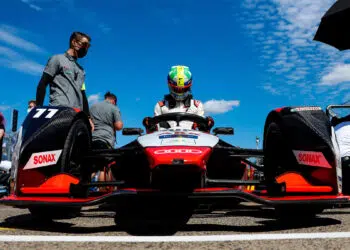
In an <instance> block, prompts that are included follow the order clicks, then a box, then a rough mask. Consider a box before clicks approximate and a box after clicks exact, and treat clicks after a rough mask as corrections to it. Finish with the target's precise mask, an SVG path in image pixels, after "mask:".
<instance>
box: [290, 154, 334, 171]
mask: <svg viewBox="0 0 350 250" xmlns="http://www.w3.org/2000/svg"><path fill="white" fill-rule="evenodd" d="M293 153H294V155H295V157H296V159H297V161H298V163H299V164H302V165H308V166H316V167H324V168H332V167H331V166H330V165H329V163H328V161H327V160H326V158H325V157H324V155H323V154H322V153H321V152H314V151H298V150H293Z"/></svg>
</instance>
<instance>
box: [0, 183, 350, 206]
mask: <svg viewBox="0 0 350 250" xmlns="http://www.w3.org/2000/svg"><path fill="white" fill-rule="evenodd" d="M152 197H153V198H158V197H159V198H165V197H166V198H167V199H173V198H174V199H175V198H186V199H189V200H193V201H195V202H197V203H198V204H203V203H215V202H217V201H220V203H221V204H225V201H227V204H229V203H230V202H232V199H240V200H243V201H248V202H254V203H257V204H261V205H265V206H268V207H279V206H285V205H312V206H324V207H331V206H334V205H344V204H348V203H349V200H350V197H349V196H343V195H315V196H310V195H308V196H279V197H272V196H264V195H259V194H256V193H253V192H248V191H242V190H238V189H229V188H207V189H197V190H195V191H194V192H191V193H182V192H179V193H176V192H160V191H158V190H151V189H148V190H137V189H122V190H119V191H114V192H112V193H109V194H104V195H101V196H97V197H88V198H72V197H49V196H40V197H39V196H32V197H19V196H15V195H10V196H6V197H3V198H2V199H0V204H3V205H8V206H14V207H23V208H26V207H31V206H69V207H83V206H93V205H98V204H102V203H105V202H108V203H113V204H115V205H118V203H119V204H120V202H124V201H125V199H128V198H131V199H144V198H152ZM223 202H224V203H223Z"/></svg>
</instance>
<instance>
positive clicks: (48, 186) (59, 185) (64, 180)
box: [20, 174, 79, 194]
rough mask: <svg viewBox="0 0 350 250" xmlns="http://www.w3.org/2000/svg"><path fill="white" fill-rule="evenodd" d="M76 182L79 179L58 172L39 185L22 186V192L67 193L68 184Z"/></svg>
mask: <svg viewBox="0 0 350 250" xmlns="http://www.w3.org/2000/svg"><path fill="white" fill-rule="evenodd" d="M71 183H73V184H78V183H79V179H78V178H75V177H73V176H70V175H68V174H59V175H55V176H53V177H51V178H49V179H48V180H47V181H45V182H44V183H43V184H41V185H40V186H39V187H22V188H21V189H20V190H21V192H22V193H23V194H69V186H70V184H71Z"/></svg>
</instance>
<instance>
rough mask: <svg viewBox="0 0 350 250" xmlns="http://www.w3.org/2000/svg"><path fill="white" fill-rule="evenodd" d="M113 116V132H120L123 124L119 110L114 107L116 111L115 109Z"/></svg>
mask: <svg viewBox="0 0 350 250" xmlns="http://www.w3.org/2000/svg"><path fill="white" fill-rule="evenodd" d="M113 115H114V123H113V126H114V130H115V131H119V130H122V129H123V126H124V124H123V122H122V118H121V114H120V110H119V108H118V107H116V109H115V111H114V113H113Z"/></svg>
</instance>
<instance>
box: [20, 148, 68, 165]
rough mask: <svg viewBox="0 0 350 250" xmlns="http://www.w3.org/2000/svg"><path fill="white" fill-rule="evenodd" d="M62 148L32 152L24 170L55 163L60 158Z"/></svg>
mask: <svg viewBox="0 0 350 250" xmlns="http://www.w3.org/2000/svg"><path fill="white" fill-rule="evenodd" d="M61 153H62V150H54V151H47V152H40V153H34V154H32V156H31V157H30V159H29V161H28V162H27V164H26V165H25V166H24V168H23V169H24V170H27V169H33V168H40V167H46V166H50V165H55V164H56V163H57V162H58V159H59V158H60V155H61Z"/></svg>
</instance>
